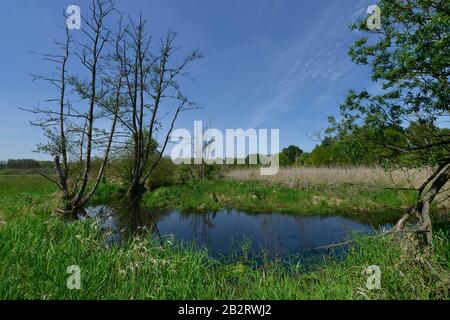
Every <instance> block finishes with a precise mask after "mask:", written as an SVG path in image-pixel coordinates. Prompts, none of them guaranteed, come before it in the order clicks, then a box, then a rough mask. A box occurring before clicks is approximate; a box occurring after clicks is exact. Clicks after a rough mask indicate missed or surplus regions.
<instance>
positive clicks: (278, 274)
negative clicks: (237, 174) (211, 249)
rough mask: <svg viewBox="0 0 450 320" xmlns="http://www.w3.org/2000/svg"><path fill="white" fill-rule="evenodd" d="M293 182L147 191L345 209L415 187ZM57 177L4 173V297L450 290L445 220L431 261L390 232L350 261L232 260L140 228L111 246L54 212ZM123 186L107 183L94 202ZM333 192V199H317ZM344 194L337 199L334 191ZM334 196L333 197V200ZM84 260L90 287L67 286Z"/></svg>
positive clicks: (316, 295) (444, 293)
mask: <svg viewBox="0 0 450 320" xmlns="http://www.w3.org/2000/svg"><path fill="white" fill-rule="evenodd" d="M347 188H348V186H347V187H337V188H334V189H332V188H329V187H326V188H321V187H316V188H308V189H292V188H287V187H285V186H281V185H273V184H266V183H265V182H237V181H230V180H220V181H201V182H196V183H191V184H187V185H182V186H172V187H168V188H162V189H160V190H158V191H156V192H153V193H149V194H147V195H146V196H145V204H146V205H147V206H150V207H179V208H181V209H191V210H198V209H202V210H210V209H218V208H222V207H234V208H240V209H249V210H256V211H258V210H263V211H269V210H274V211H285V212H296V213H318V214H319V213H320V214H322V213H326V212H328V213H337V212H339V211H346V210H349V209H353V208H361V209H365V210H375V209H386V208H388V207H393V208H401V207H402V206H404V205H406V204H408V202H409V201H412V200H413V198H414V194H412V193H411V192H404V191H394V190H382V189H377V190H372V189H365V188H362V189H358V190H359V191H358V192H357V193H356V195H355V194H353V195H352V192H355V190H354V189H347ZM54 191H55V188H54V186H52V185H51V184H50V183H48V182H47V181H46V180H44V179H43V178H41V177H37V176H26V177H20V178H19V177H0V261H1V262H0V299H448V298H449V282H448V281H449V274H448V272H449V271H448V270H450V236H449V233H448V230H449V229H448V225H442V226H441V227H438V228H436V232H435V234H434V238H435V240H434V245H435V248H434V249H435V251H434V254H433V255H432V256H431V258H430V260H429V262H426V263H425V262H423V260H420V259H415V258H410V257H407V256H404V255H403V253H402V251H401V249H400V248H399V246H398V244H397V243H396V242H394V241H391V240H389V239H386V238H384V237H375V238H359V239H357V241H356V242H355V246H354V248H353V249H352V250H351V251H350V252H349V253H348V255H347V256H346V257H345V258H344V259H343V261H341V262H338V261H334V260H331V258H329V259H328V258H327V259H325V260H324V262H323V265H321V266H320V267H319V268H318V269H317V270H315V271H312V272H305V271H302V265H301V261H300V262H299V263H298V264H293V265H292V266H291V267H288V268H287V267H286V266H285V265H284V266H282V265H281V264H279V263H277V262H269V261H268V262H266V263H264V264H262V265H260V266H259V267H258V268H253V267H249V266H250V265H252V263H251V262H250V261H247V260H246V259H245V257H242V259H241V260H242V261H241V262H236V263H232V264H224V263H221V262H219V261H216V260H214V259H212V258H211V257H209V255H208V253H207V252H206V251H204V250H198V249H194V248H186V247H178V246H175V245H173V244H172V243H170V242H166V243H164V244H163V245H161V244H160V243H154V242H153V241H151V240H149V239H150V237H145V238H144V237H142V236H141V237H140V238H134V239H131V240H128V242H126V243H123V244H122V245H121V246H115V247H112V248H108V249H107V248H105V241H104V239H103V238H102V237H103V236H102V235H101V233H100V232H99V230H98V226H97V225H96V224H95V223H94V222H93V221H92V220H88V221H84V222H75V223H68V222H65V221H63V220H61V219H60V218H57V217H55V216H53V215H52V214H51V212H52V208H53V207H52V206H53V203H54V202H53V199H54V196H53V192H54ZM117 192H120V188H119V187H117V186H115V185H102V186H101V188H100V190H99V192H98V194H97V195H96V197H95V199H93V202H98V203H102V202H108V201H111V199H112V198H114V196H113V194H114V193H117ZM317 197H322V198H319V199H325V200H324V201H316V202H314V199H316V200H317ZM337 198H339V199H342V200H341V201H336V200H334V201H331V200H330V199H337ZM330 201H331V202H330ZM71 265H77V266H79V267H80V269H81V277H82V278H81V281H82V288H81V290H69V289H68V288H67V287H66V281H67V278H68V277H69V276H70V275H69V274H67V272H66V271H67V267H69V266H71ZM370 265H378V266H379V267H380V268H381V272H382V278H381V281H382V287H381V289H380V290H368V289H366V287H365V282H366V279H367V276H366V275H364V273H363V270H364V269H365V268H367V267H368V266H370Z"/></svg>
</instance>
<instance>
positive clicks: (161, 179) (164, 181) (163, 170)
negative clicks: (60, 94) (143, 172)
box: [146, 157, 177, 190]
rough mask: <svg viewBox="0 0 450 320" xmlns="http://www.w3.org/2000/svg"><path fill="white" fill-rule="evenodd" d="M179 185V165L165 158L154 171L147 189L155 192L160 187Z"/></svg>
mask: <svg viewBox="0 0 450 320" xmlns="http://www.w3.org/2000/svg"><path fill="white" fill-rule="evenodd" d="M176 183H177V165H176V164H174V163H173V162H172V160H171V159H170V158H168V157H164V158H162V159H161V161H160V162H159V163H158V165H157V166H156V167H155V169H154V170H153V173H152V175H151V176H150V179H148V181H147V184H146V187H147V188H148V189H149V190H155V189H158V188H160V187H168V186H171V185H174V184H176Z"/></svg>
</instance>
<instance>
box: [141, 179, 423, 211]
mask: <svg viewBox="0 0 450 320" xmlns="http://www.w3.org/2000/svg"><path fill="white" fill-rule="evenodd" d="M414 200H415V192H413V191H402V190H392V189H380V188H371V187H362V186H349V185H334V186H315V187H314V188H313V187H310V188H305V189H293V188H289V187H286V186H284V185H281V184H270V183H267V182H261V181H246V182H239V181H234V180H225V179H224V180H216V181H198V182H194V183H189V184H185V185H178V186H172V187H165V188H160V189H158V190H156V191H155V192H152V193H148V194H146V196H145V199H144V204H145V206H147V207H150V208H167V207H170V208H177V209H181V210H188V211H189V210H195V211H211V210H218V209H220V208H234V209H241V210H248V211H261V212H270V211H276V212H283V213H293V214H341V213H359V212H385V211H397V212H400V211H401V210H403V209H404V208H407V207H408V206H410V205H411V204H413V203H414Z"/></svg>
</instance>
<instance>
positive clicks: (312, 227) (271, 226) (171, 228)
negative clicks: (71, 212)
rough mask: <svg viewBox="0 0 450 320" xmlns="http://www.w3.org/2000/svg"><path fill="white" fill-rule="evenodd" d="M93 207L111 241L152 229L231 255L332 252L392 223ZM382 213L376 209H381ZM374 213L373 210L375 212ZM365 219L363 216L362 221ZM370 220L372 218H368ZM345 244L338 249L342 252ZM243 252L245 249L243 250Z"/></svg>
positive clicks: (386, 219) (287, 255) (385, 218)
mask: <svg viewBox="0 0 450 320" xmlns="http://www.w3.org/2000/svg"><path fill="white" fill-rule="evenodd" d="M87 211H88V213H89V215H90V216H92V217H96V218H98V219H100V223H101V226H102V229H103V230H104V231H105V232H107V233H108V235H109V241H110V242H113V241H119V240H120V239H121V238H124V237H128V236H130V235H131V234H134V233H136V232H139V231H142V230H143V227H145V229H147V230H151V231H152V233H153V235H154V236H155V237H156V238H161V239H163V240H165V239H169V240H173V241H175V242H180V243H181V242H182V243H184V244H186V243H188V244H195V245H196V246H199V247H206V248H208V250H209V252H210V253H211V255H213V256H216V257H225V258H227V257H231V256H233V254H239V252H241V251H242V245H243V244H244V245H245V244H246V245H248V252H247V253H248V255H249V256H251V257H253V258H256V257H261V256H262V254H263V253H265V255H266V256H267V255H268V256H269V257H280V258H283V259H287V258H300V259H304V260H305V259H306V260H307V259H310V258H317V257H322V256H323V255H328V254H329V253H330V250H329V249H328V248H320V247H323V246H329V245H331V244H336V243H341V242H343V241H345V240H347V239H348V237H349V236H350V235H351V233H353V232H360V233H368V234H370V233H373V232H375V231H376V230H382V229H387V228H389V227H391V225H392V223H393V222H394V221H395V219H393V217H392V216H389V215H384V216H378V217H377V219H376V222H372V223H371V222H370V220H367V219H361V217H358V219H359V221H358V220H356V219H353V218H347V217H342V216H298V215H297V216H295V215H287V214H279V213H270V214H261V213H259V214H254V213H246V212H242V211H236V210H229V211H226V210H223V211H219V212H214V213H206V214H196V213H183V212H179V211H159V212H146V211H142V210H141V211H138V212H136V211H134V212H132V213H131V214H130V213H124V212H120V211H119V210H114V209H113V208H111V207H107V206H98V207H91V208H89V209H88V210H87ZM375 214H376V213H375ZM375 214H373V215H375ZM361 220H363V221H361ZM364 220H366V221H364ZM343 250H345V246H342V247H341V246H339V247H336V248H334V249H333V251H334V252H333V254H339V253H340V252H342V251H343ZM241 253H242V252H241Z"/></svg>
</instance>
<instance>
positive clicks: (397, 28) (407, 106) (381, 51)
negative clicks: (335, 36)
mask: <svg viewBox="0 0 450 320" xmlns="http://www.w3.org/2000/svg"><path fill="white" fill-rule="evenodd" d="M378 6H379V8H380V9H381V28H377V29H373V28H370V27H369V24H368V23H367V21H366V19H362V20H360V21H358V22H357V23H355V24H354V25H353V26H352V29H353V30H358V31H359V32H362V33H363V34H364V36H363V37H362V38H360V39H359V40H357V41H356V42H355V43H354V44H353V45H352V47H351V48H350V50H349V54H350V56H351V58H352V60H353V61H354V62H355V63H357V64H360V65H367V66H369V67H370V68H371V70H372V80H373V81H376V82H377V83H378V84H379V85H380V87H381V89H380V90H378V91H379V92H377V93H375V94H374V93H371V92H368V91H366V90H363V91H359V92H357V91H350V92H349V94H348V96H347V99H346V101H345V103H343V104H342V105H341V107H340V109H341V116H342V117H341V120H340V121H339V122H333V126H332V127H333V128H334V129H337V130H338V131H340V132H347V133H348V132H352V131H357V130H360V129H361V128H362V127H364V128H368V127H369V128H373V131H374V132H382V131H383V130H385V129H389V130H392V128H396V129H397V132H399V133H401V134H402V135H403V137H404V141H406V143H404V144H402V145H401V146H398V145H395V144H393V145H386V147H387V148H392V149H395V152H394V153H393V154H396V155H398V154H399V153H400V154H410V155H414V157H415V158H416V161H417V163H421V164H424V163H426V161H428V160H429V159H430V153H431V152H434V151H435V150H436V149H439V151H440V152H435V154H437V155H438V157H435V160H436V161H435V166H434V168H435V169H434V173H433V174H432V175H431V176H429V177H428V179H426V181H424V182H423V184H422V185H421V186H420V187H419V188H418V199H417V203H416V204H415V205H414V206H413V207H411V208H410V209H409V210H408V211H407V213H406V214H405V215H404V216H403V217H402V218H401V219H400V220H399V221H398V223H397V225H396V231H398V232H400V231H405V230H406V229H408V231H413V232H415V234H417V235H421V237H420V238H421V239H423V240H424V241H425V243H427V244H429V243H430V242H431V239H432V227H431V219H430V205H431V203H432V202H433V201H434V200H435V199H436V197H437V196H438V194H439V193H440V192H443V191H444V189H445V185H446V184H447V182H448V181H449V179H450V153H449V151H450V132H449V131H448V130H445V129H444V128H443V126H442V124H444V126H446V121H447V119H448V117H449V116H450V106H449V96H450V89H449V71H450V52H449V51H450V50H449V48H450V39H449V31H450V15H449V11H450V2H448V1H445V0H381V1H380V2H379V4H378ZM414 125H416V126H419V127H420V134H417V130H415V132H416V134H412V133H411V132H412V130H411V127H412V126H414Z"/></svg>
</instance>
